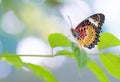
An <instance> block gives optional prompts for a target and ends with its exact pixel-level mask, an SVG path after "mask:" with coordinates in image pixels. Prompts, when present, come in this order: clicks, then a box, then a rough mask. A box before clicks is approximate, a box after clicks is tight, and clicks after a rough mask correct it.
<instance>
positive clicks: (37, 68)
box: [24, 63, 57, 82]
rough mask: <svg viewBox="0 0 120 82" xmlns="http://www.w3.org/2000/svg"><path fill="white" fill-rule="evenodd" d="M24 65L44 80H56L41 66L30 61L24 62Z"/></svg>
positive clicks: (53, 81) (47, 81) (55, 81)
mask: <svg viewBox="0 0 120 82" xmlns="http://www.w3.org/2000/svg"><path fill="white" fill-rule="evenodd" d="M24 66H25V67H27V68H28V69H30V70H31V71H32V72H33V73H34V74H35V75H37V76H38V77H39V78H43V79H44V80H45V82H57V80H56V79H55V77H54V76H53V75H52V74H51V73H50V72H49V71H47V70H46V69H44V68H43V67H41V66H38V65H34V64H30V63H24Z"/></svg>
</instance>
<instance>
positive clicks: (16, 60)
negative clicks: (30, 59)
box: [1, 52, 23, 68]
mask: <svg viewBox="0 0 120 82" xmlns="http://www.w3.org/2000/svg"><path fill="white" fill-rule="evenodd" d="M1 59H2V60H4V61H7V62H9V63H11V64H12V65H13V66H15V67H16V68H22V64H23V62H22V60H21V59H20V57H19V55H16V54H9V53H6V52H5V53H2V58H1Z"/></svg>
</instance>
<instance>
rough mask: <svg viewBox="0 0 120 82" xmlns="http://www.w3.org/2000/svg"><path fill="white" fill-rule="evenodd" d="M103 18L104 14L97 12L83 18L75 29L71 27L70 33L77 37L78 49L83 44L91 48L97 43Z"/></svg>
mask: <svg viewBox="0 0 120 82" xmlns="http://www.w3.org/2000/svg"><path fill="white" fill-rule="evenodd" d="M104 20H105V16H104V14H102V13H97V14H94V15H92V16H89V17H88V18H86V19H85V20H83V21H82V22H81V23H79V24H78V25H77V27H76V28H75V29H73V28H71V32H72V35H73V36H74V38H76V39H77V42H78V45H79V48H80V50H82V48H83V46H84V47H87V48H88V49H91V48H94V46H95V45H97V43H98V42H99V37H100V32H101V29H102V28H101V26H102V25H103V23H104Z"/></svg>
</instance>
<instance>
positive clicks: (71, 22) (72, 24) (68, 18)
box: [67, 16, 73, 28]
mask: <svg viewBox="0 0 120 82" xmlns="http://www.w3.org/2000/svg"><path fill="white" fill-rule="evenodd" d="M67 17H68V19H69V21H70V26H71V28H73V24H72V21H71V19H70V17H69V16H67Z"/></svg>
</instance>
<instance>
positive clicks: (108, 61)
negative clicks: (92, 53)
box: [100, 53, 120, 79]
mask: <svg viewBox="0 0 120 82" xmlns="http://www.w3.org/2000/svg"><path fill="white" fill-rule="evenodd" d="M100 59H101V62H102V63H103V65H104V67H105V68H106V70H107V71H108V72H109V73H110V74H111V75H112V76H114V77H115V78H118V79H120V58H119V57H118V56H117V55H116V54H112V53H102V54H101V55H100Z"/></svg>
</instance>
